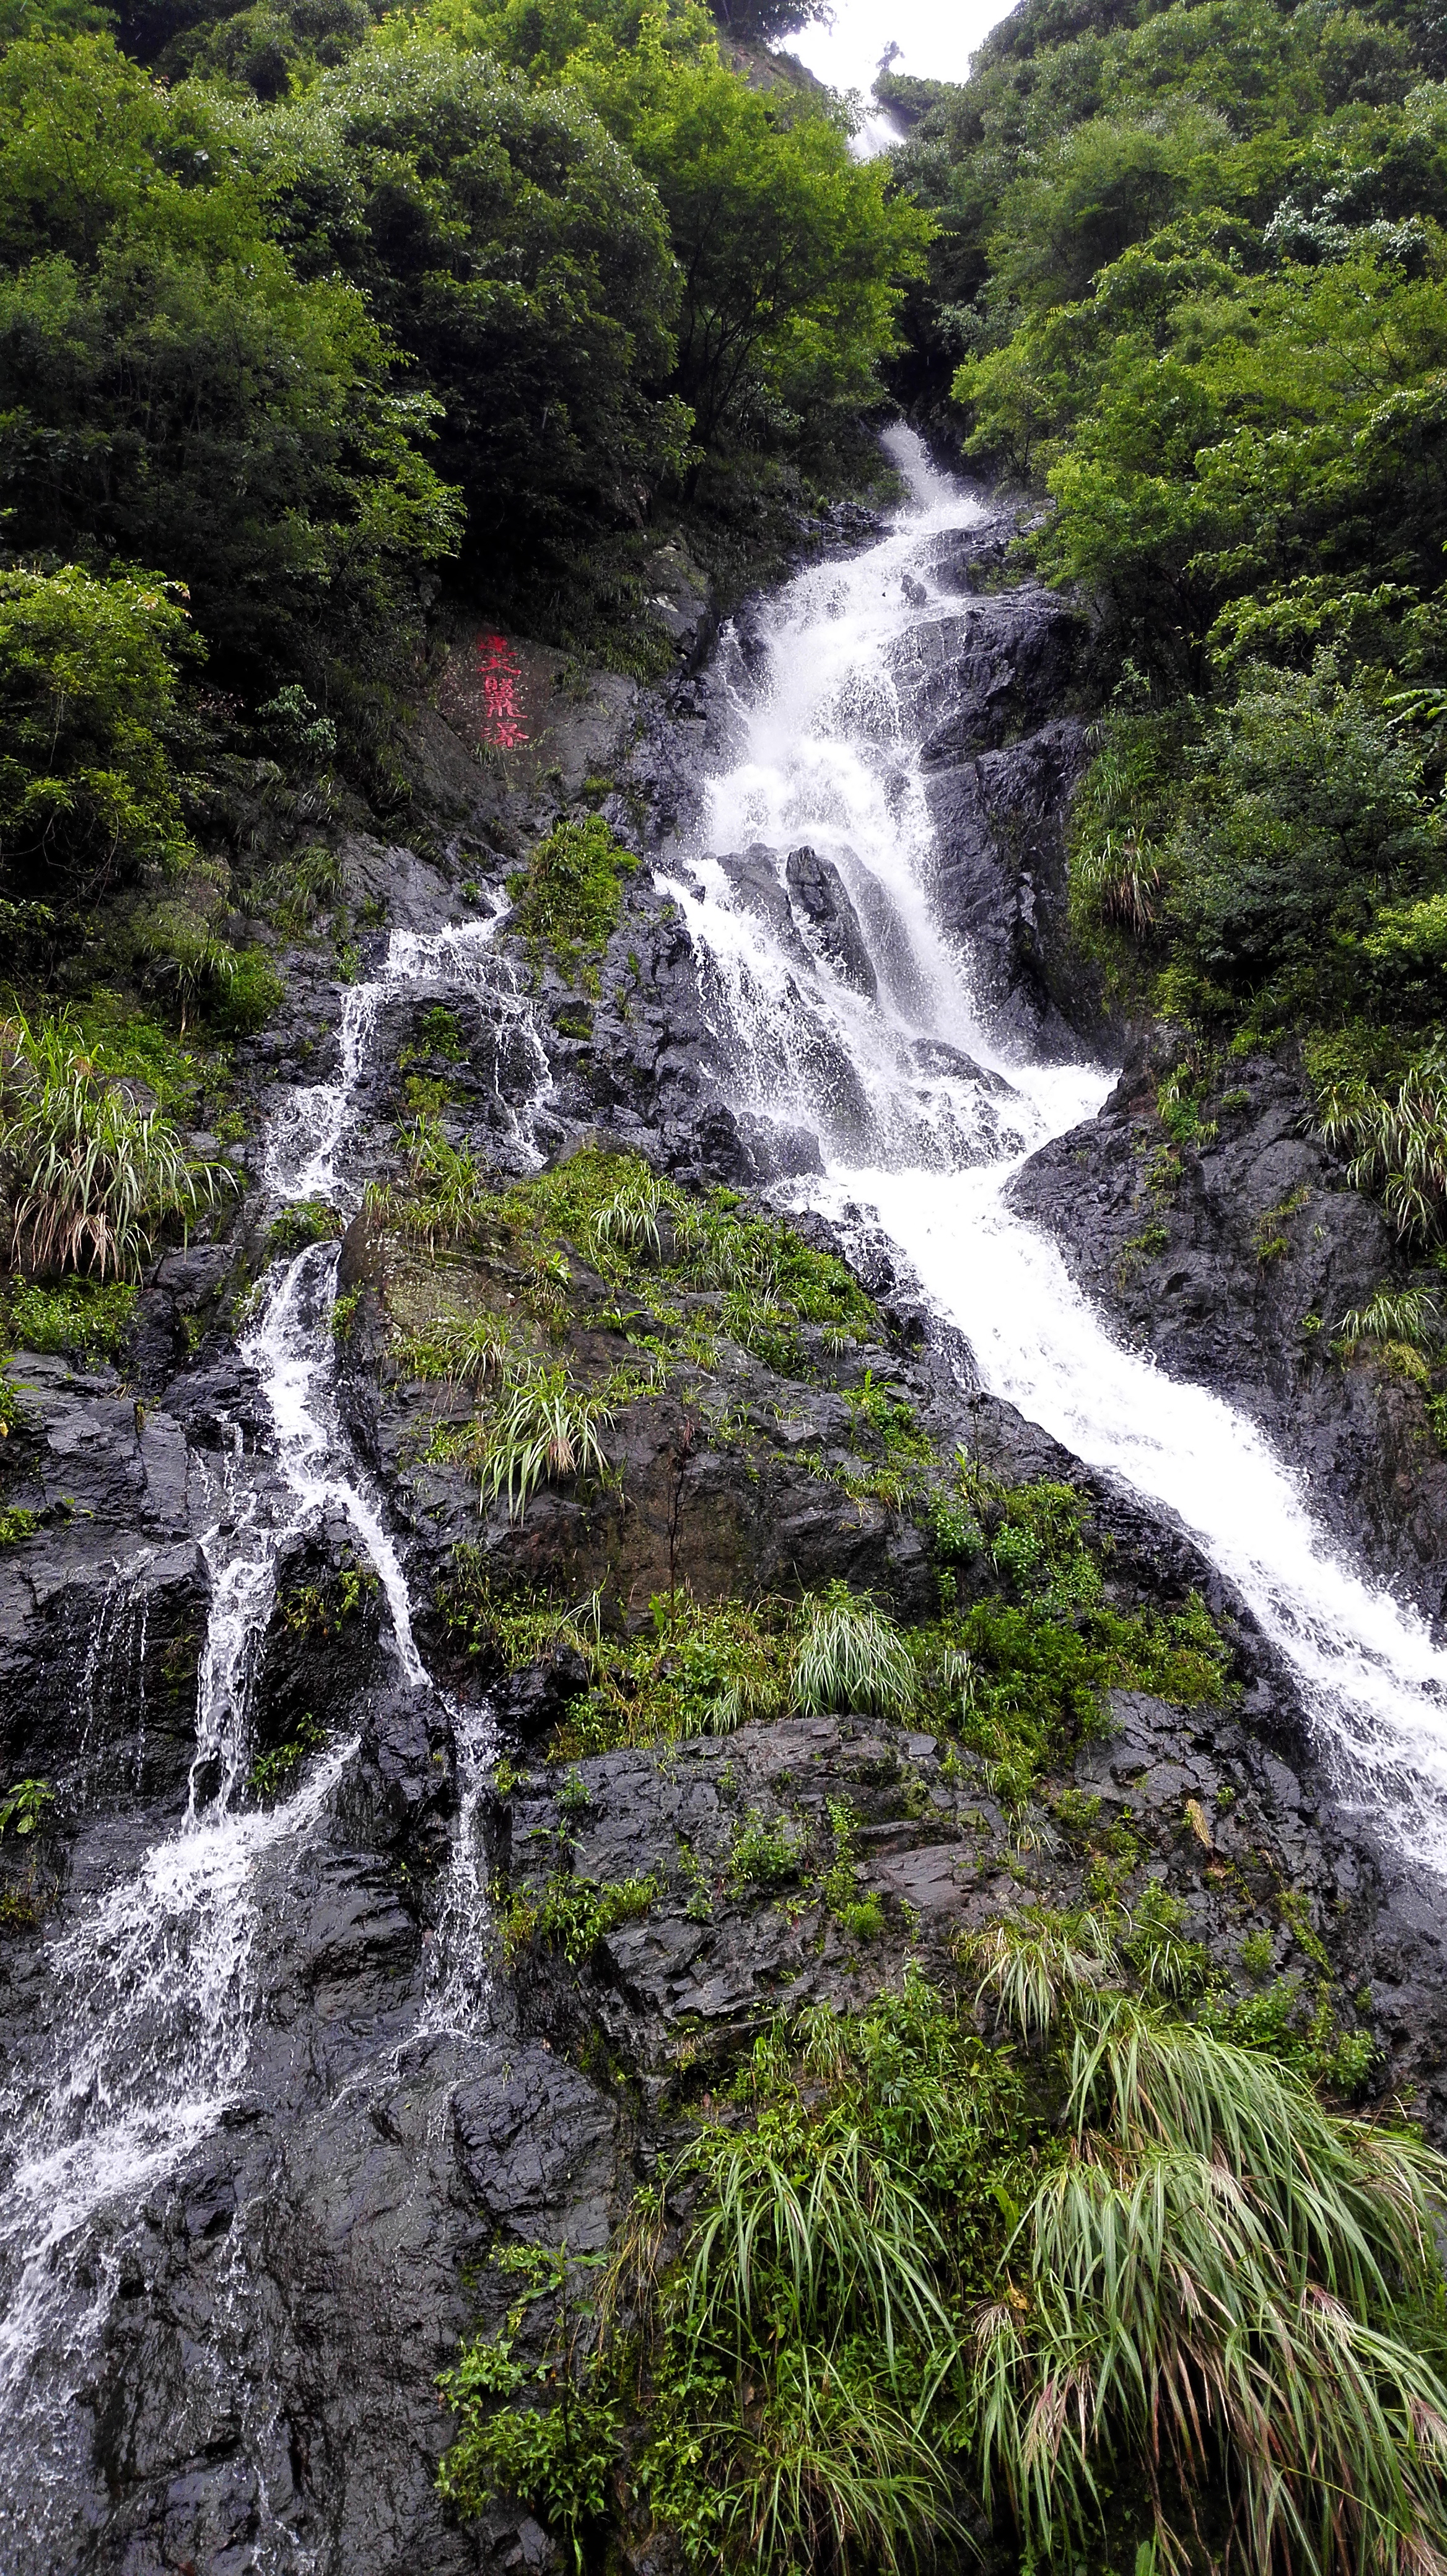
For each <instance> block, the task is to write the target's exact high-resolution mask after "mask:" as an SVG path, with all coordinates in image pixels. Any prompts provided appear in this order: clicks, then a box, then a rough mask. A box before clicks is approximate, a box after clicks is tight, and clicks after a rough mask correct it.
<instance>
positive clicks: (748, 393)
mask: <svg viewBox="0 0 1447 2576" xmlns="http://www.w3.org/2000/svg"><path fill="white" fill-rule="evenodd" d="M568 73H569V77H570V78H572V79H576V80H577V81H578V82H579V83H580V85H581V86H582V87H583V88H584V89H585V90H586V93H587V95H588V96H589V97H590V98H591V99H592V100H593V101H594V102H595V104H596V105H597V107H598V109H599V112H600V114H601V115H602V116H603V117H604V118H605V119H606V121H607V123H608V124H609V126H610V127H611V129H612V131H613V132H614V133H615V134H617V135H619V136H620V138H621V139H622V140H624V141H625V142H626V144H627V146H628V149H629V151H630V152H631V153H632V154H633V157H634V158H635V159H636V160H637V162H638V164H639V166H640V168H641V169H643V170H644V171H645V172H646V173H647V175H648V177H649V178H650V179H651V180H652V181H653V183H654V185H655V186H656V188H657V190H658V194H659V196H660V198H661V199H662V201H663V204H664V207H665V208H666V210H667V215H668V221H669V227H670V231H671V234H672V239H673V246H674V251H675V255H676V257H677V259H678V263H679V267H680V269H681V271H682V276H683V295H682V304H681V308H680V312H679V324H678V378H677V381H678V389H679V391H680V393H681V394H682V396H683V398H684V400H685V401H686V402H687V403H688V404H689V405H690V406H691V407H692V410H693V412H694V416H695V423H696V430H697V435H698V437H699V439H700V440H701V441H702V443H703V444H704V445H708V444H710V443H711V442H712V441H713V440H715V439H716V438H717V437H718V436H719V434H720V432H721V431H722V430H723V428H724V427H725V425H726V424H727V425H729V426H731V427H732V428H734V429H735V430H738V429H740V428H742V427H744V426H745V425H747V424H748V423H749V422H750V420H751V419H752V420H758V419H760V418H761V417H762V418H767V416H768V415H769V413H770V412H771V411H773V412H774V413H775V414H777V412H778V411H779V410H780V409H782V410H783V411H784V412H785V413H786V414H792V415H793V416H794V418H795V420H796V421H798V420H801V419H804V418H809V419H811V420H812V421H815V422H817V420H818V417H819V416H820V415H825V416H827V414H828V412H829V411H830V410H831V409H833V408H836V407H847V406H850V405H853V406H858V405H859V404H861V403H867V402H869V401H870V400H872V399H873V398H874V397H875V395H876V393H877V370H878V367H879V364H880V361H881V360H882V359H883V358H884V357H886V356H887V355H888V353H889V351H890V350H891V349H892V347H893V346H894V342H895V329H896V316H897V312H898V308H899V302H900V295H901V289H902V286H903V284H904V281H905V280H906V279H908V278H910V277H914V276H917V275H920V274H921V273H922V272H923V268H924V259H925V249H926V245H927V243H928V241H929V238H930V231H931V227H930V225H929V223H928V222H927V220H926V219H925V218H923V217H922V216H921V215H920V214H919V212H918V211H917V209H915V208H914V207H912V206H909V205H907V204H905V203H904V202H903V201H902V200H901V199H900V198H899V197H898V196H897V195H895V194H894V193H893V192H892V190H891V186H890V178H889V172H888V169H887V167H886V166H885V165H884V164H883V163H881V162H866V163H859V162H856V161H854V160H852V159H851V157H850V152H849V142H848V135H847V132H846V130H845V127H844V125H843V124H842V122H841V121H840V120H839V119H838V118H836V117H835V116H834V115H833V114H831V113H824V112H821V111H818V110H815V109H812V108H809V107H803V108H801V107H800V106H799V104H798V103H797V102H796V101H794V100H792V99H791V100H789V101H788V102H781V101H780V100H779V99H778V97H777V96H775V95H774V94H773V93H768V94H763V93H760V92H758V91H756V90H752V89H749V88H748V87H746V86H745V84H744V83H743V82H741V81H739V80H737V79H736V78H735V77H734V75H733V74H732V73H731V72H729V71H727V70H726V69H725V68H724V66H723V64H722V63H721V62H720V61H719V59H718V56H717V53H716V51H714V50H713V49H712V48H710V49H708V50H706V51H701V52H698V53H695V54H693V55H692V56H691V57H690V56H683V57H681V56H680V54H679V52H677V51H676V50H674V49H672V48H670V46H669V45H668V43H667V41H666V39H665V36H664V33H663V31H662V30H661V28H660V27H659V26H658V25H657V24H656V23H655V22H654V21H652V20H647V21H645V23H644V26H643V28H642V30H641V33H640V36H639V41H638V44H637V46H636V47H635V48H634V50H633V51H632V52H631V53H629V54H620V53H617V52H609V51H605V50H604V49H602V48H600V47H594V48H593V49H591V50H590V51H588V52H585V53H583V54H580V55H578V56H575V57H574V58H573V60H572V62H571V63H570V64H569V67H568Z"/></svg>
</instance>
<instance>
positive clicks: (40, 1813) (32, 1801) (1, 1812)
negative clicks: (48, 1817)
mask: <svg viewBox="0 0 1447 2576" xmlns="http://www.w3.org/2000/svg"><path fill="white" fill-rule="evenodd" d="M54 1804H55V1792H54V1790H53V1789H52V1788H51V1785H50V1782H49V1781H48V1780H13V1781H12V1782H11V1784H10V1787H9V1788H8V1789H7V1790H6V1792H5V1795H4V1797H3V1798H0V1834H7V1833H10V1832H11V1831H13V1832H14V1833H16V1834H17V1835H20V1836H22V1837H23V1836H24V1835H26V1834H33V1833H34V1832H35V1830H36V1828H37V1826H38V1825H41V1824H43V1822H44V1820H45V1810H46V1808H47V1807H53V1806H54Z"/></svg>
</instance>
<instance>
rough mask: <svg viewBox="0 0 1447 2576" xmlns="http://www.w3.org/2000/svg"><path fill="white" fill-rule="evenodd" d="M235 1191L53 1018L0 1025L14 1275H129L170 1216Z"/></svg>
mask: <svg viewBox="0 0 1447 2576" xmlns="http://www.w3.org/2000/svg"><path fill="white" fill-rule="evenodd" d="M235 1187H236V1183H235V1180H234V1178H233V1175H232V1174H231V1173H230V1172H229V1171H228V1170H227V1169H226V1168H225V1166H224V1165H219V1164H215V1163H196V1162H193V1161H191V1160H190V1158H189V1157H188V1155H187V1153H186V1150H185V1147H184V1146H183V1144H182V1142H181V1138H180V1135H179V1133H178V1131H177V1130H176V1128H175V1127H173V1126H172V1125H171V1123H170V1121H169V1119H167V1118H165V1117H163V1116H162V1115H161V1113H160V1112H159V1110H157V1109H154V1108H146V1107H143V1106H142V1105H141V1104H140V1102H139V1101H138V1100H137V1099H136V1097H135V1095H134V1093H133V1091H132V1090H131V1089H129V1088H128V1087H127V1086H125V1085H123V1084H120V1083H115V1082H111V1081H108V1080H107V1079H106V1077H105V1076H104V1074H102V1073H100V1072H99V1071H98V1070H97V1068H96V1066H95V1064H94V1062H93V1060H92V1058H91V1057H90V1056H89V1055H88V1054H87V1053H86V1052H85V1051H84V1048H83V1046H82V1044H81V1041H80V1039H79V1037H78V1035H77V1033H76V1032H75V1031H74V1030H73V1029H72V1028H71V1027H69V1026H68V1024H67V1023H66V1022H64V1021H63V1020H50V1021H43V1022H41V1023H40V1024H39V1025H38V1026H37V1027H34V1028H32V1027H31V1026H30V1024H29V1022H28V1021H26V1020H24V1019H22V1018H19V1017H16V1018H14V1019H11V1020H9V1021H7V1022H6V1023H5V1024H4V1027H3V1028H0V1228H3V1244H4V1253H5V1258H6V1260H7V1262H8V1264H9V1266H10V1267H11V1268H12V1269H15V1270H20V1271H24V1272H25V1273H27V1274H28V1275H30V1276H32V1277H38V1278H51V1277H55V1276H57V1275H59V1274H61V1273H64V1272H67V1271H80V1272H85V1273H89V1274H90V1275H91V1276H92V1277H94V1278H96V1279H101V1280H104V1279H135V1278H138V1277H139V1275H140V1273H141V1271H142V1269H143V1268H144V1266H145V1264H146V1262H147V1261H148V1260H149V1259H150V1257H151V1253H152V1251H153V1248H154V1244H155V1239H156V1236H157V1234H158V1233H159V1231H160V1229H161V1228H162V1227H163V1226H164V1225H165V1224H166V1223H167V1221H168V1220H169V1219H172V1218H176V1217H179V1218H181V1219H182V1221H183V1222H188V1221H189V1220H190V1219H191V1218H192V1217H195V1216H198V1215H200V1214H201V1212H202V1211H203V1210H204V1209H208V1208H212V1207H215V1206H216V1205H217V1203H218V1201H219V1200H220V1199H221V1198H222V1197H223V1196H224V1195H226V1194H228V1193H229V1192H231V1191H233V1190H234V1189H235Z"/></svg>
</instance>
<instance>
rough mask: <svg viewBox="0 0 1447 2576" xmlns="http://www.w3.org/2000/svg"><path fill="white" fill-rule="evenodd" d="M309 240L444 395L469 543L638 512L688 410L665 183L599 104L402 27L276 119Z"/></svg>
mask: <svg viewBox="0 0 1447 2576" xmlns="http://www.w3.org/2000/svg"><path fill="white" fill-rule="evenodd" d="M276 148H277V149H278V151H279V154H280V155H281V156H284V176H279V177H278V180H277V183H276V184H277V185H278V187H279V190H280V193H281V196H282V200H283V202H284V206H285V212H286V221H287V224H288V226H289V230H290V235H291V238H292V240H293V243H294V245H295V248H296V256H297V257H298V259H299V260H300V261H302V262H303V263H304V264H305V265H308V266H310V267H313V268H322V267H324V266H325V267H330V266H332V264H333V263H334V262H335V261H336V260H338V259H340V260H342V261H343V262H345V264H346V266H347V267H348V269H349V271H350V274H351V276H352V278H353V279H354V280H355V282H356V283H357V284H358V285H361V286H364V287H365V289H366V292H367V295H368V298H369V301H370V303H371V306H372V309H373V310H374V311H375V312H376V313H377V314H378V315H379V316H380V318H381V319H382V320H383V322H384V323H385V324H386V326H387V328H388V329H389V330H390V331H391V332H392V333H393V334H394V335H395V336H396V338H397V339H398V340H399V341H400V342H401V343H402V344H403V345H404V346H405V347H406V348H407V349H408V350H409V351H410V352H412V353H413V355H414V356H415V358H416V359H417V361H418V367H419V373H420V375H421V378H422V381H423V383H424V384H425V385H426V386H427V387H428V389H429V391H430V392H432V393H433V394H434V395H435V397H436V399H437V401H438V403H439V404H440V406H441V410H442V421H441V433H440V441H439V450H438V456H439V463H440V464H441V466H442V469H443V471H444V472H445V473H447V474H448V476H449V477H450V478H452V479H453V480H455V481H456V482H457V484H459V485H460V487H461V488H462V490H463V491H464V492H465V494H466V496H467V502H468V508H469V512H470V516H471V521H472V542H473V544H474V546H475V547H483V548H486V549H487V550H489V551H490V552H493V553H496V552H498V551H502V552H508V551H516V550H517V549H519V548H522V547H525V546H527V545H528V544H530V543H532V542H534V541H536V539H537V537H538V535H539V533H540V532H541V531H543V530H546V529H553V530H556V529H557V528H559V527H560V526H564V527H565V526H567V525H569V524H570V523H571V524H577V523H578V522H580V521H593V522H596V520H597V519H598V518H599V517H600V516H601V517H602V518H604V519H605V520H613V521H618V520H626V519H629V518H636V517H637V516H638V514H639V512H640V510H641V508H642V507H643V505H644V503H645V502H646V500H647V498H648V495H649V493H650V491H651V489H652V487H653V485H654V484H655V483H656V481H657V479H658V476H659V474H660V473H661V472H662V471H663V469H664V468H665V467H666V466H668V465H669V464H676V463H677V462H678V460H679V456H680V452H681V447H682V442H683V439H684V437H685V435H686V431H687V421H686V418H685V417H684V415H683V414H682V413H681V411H680V410H679V407H678V405H677V404H676V403H675V402H672V401H670V400H669V399H667V398H666V396H665V394H664V392H663V387H664V385H665V384H666V381H667V379H668V377H669V375H670V373H671V370H672V366H673V359H674V341H673V332H672V324H673V318H674V314H675V311H676V309H677V300H678V283H677V278H676V275H675V272H674V267H673V262H672V258H671V256H670V251H669V243H668V232H667V226H666V224H665V221H664V217H663V212H662V209H661V207H660V205H659V203H658V199H657V196H656V194H655V192H654V190H653V189H652V187H651V186H650V185H649V184H648V182H647V180H646V179H645V178H643V177H642V176H641V175H640V173H639V172H638V170H637V169H636V168H634V166H633V164H632V163H631V162H630V160H629V159H628V157H627V155H626V154H625V153H624V152H623V151H622V150H621V149H620V148H619V146H618V145H617V144H616V143H615V142H614V141H613V139H612V138H611V137H610V135H609V134H608V133H607V132H606V131H605V129H604V128H603V126H602V125H601V124H600V123H599V122H598V120H597V118H596V117H595V116H593V115H592V114H591V113H590V112H589V110H588V108H587V107H586V105H585V104H584V103H583V102H582V100H580V99H579V98H577V97H575V96H570V95H568V94H567V93H566V92H562V91H550V90H544V91H541V92H539V91H535V90H532V89H530V88H528V86H527V85H526V84H525V83H524V82H523V81H522V80H521V79H520V78H518V77H516V76H507V75H504V74H500V73H499V71H498V70H497V68H496V66H495V65H494V64H493V63H491V62H490V61H489V60H488V59H487V58H486V57H484V56H480V55H477V54H473V53H464V52H462V51H461V50H459V48H458V47H457V46H456V45H455V44H454V43H453V42H451V41H449V40H448V39H447V38H446V37H445V36H443V35H441V34H439V33H438V32H436V31H435V30H432V29H429V28H417V27H413V26H410V25H405V24H402V23H400V22H399V23H398V24H396V25H394V26H390V27H388V28H386V29H384V30H383V32H382V34H381V36H380V37H379V38H378V39H377V40H376V41H374V42H372V43H369V44H368V45H367V46H366V47H364V48H363V50H362V51H361V52H360V53H359V54H358V55H357V56H356V57H355V58H354V59H353V60H352V61H351V62H350V63H348V64H347V65H346V66H345V67H344V68H343V69H342V70H340V71H339V72H337V73H334V74H332V75H330V76H329V77H328V78H327V80H326V81H325V82H324V83H323V84H322V86H321V89H320V91H319V92H318V94H317V95H316V97H315V98H314V99H310V100H308V101H306V102H304V103H303V104H302V105H300V106H299V107H297V108H296V109H293V110H289V111H287V112H286V113H285V115H284V116H283V117H282V118H281V119H279V120H278V123H277V147H276Z"/></svg>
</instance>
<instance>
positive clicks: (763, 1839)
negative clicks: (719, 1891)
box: [729, 1808, 801, 1887]
mask: <svg viewBox="0 0 1447 2576" xmlns="http://www.w3.org/2000/svg"><path fill="white" fill-rule="evenodd" d="M800 1857H801V1845H800V1843H799V1841H798V1839H797V1837H796V1836H795V1835H793V1834H791V1833H790V1832H789V1829H788V1827H787V1825H786V1824H785V1823H784V1822H783V1820H782V1819H775V1820H773V1821H772V1822H771V1821H770V1819H769V1818H767V1817H765V1816H760V1815H756V1814H755V1812H754V1810H753V1809H752V1808H750V1810H749V1813H748V1815H747V1816H746V1817H744V1818H743V1819H742V1821H741V1822H740V1824H739V1825H738V1827H737V1828H736V1830H735V1833H734V1838H733V1843H732V1846H731V1848H730V1851H729V1876H730V1877H731V1878H732V1879H733V1880H734V1882H735V1884H736V1885H737V1886H740V1887H784V1886H787V1884H788V1882H789V1881H790V1880H791V1879H796V1878H797V1877H798V1875H799V1863H800Z"/></svg>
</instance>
